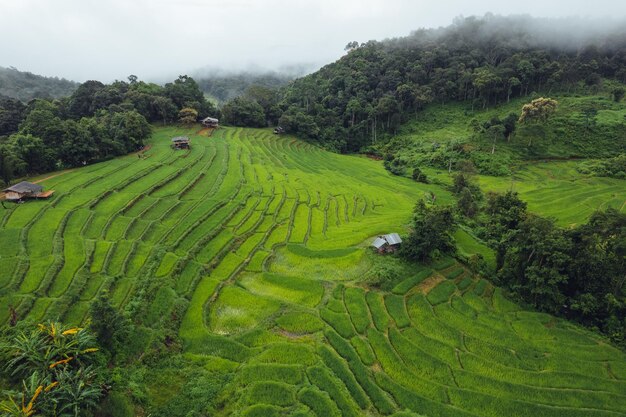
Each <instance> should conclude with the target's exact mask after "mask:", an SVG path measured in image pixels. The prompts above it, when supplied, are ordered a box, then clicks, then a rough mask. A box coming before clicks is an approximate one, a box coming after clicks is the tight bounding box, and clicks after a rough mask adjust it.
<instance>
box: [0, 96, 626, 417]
mask: <svg viewBox="0 0 626 417" xmlns="http://www.w3.org/2000/svg"><path fill="white" fill-rule="evenodd" d="M574 101H575V100H574ZM565 104H566V105H570V104H571V103H570V104H568V102H567V101H566V102H565ZM574 104H575V103H574ZM618 110H619V109H612V108H607V109H604V110H602V114H601V115H600V116H599V118H601V119H602V123H606V124H609V123H614V122H615V121H616V120H618V119H619V117H618V116H619V114H617V113H616V112H618V113H619V111H618ZM429 111H430V110H429ZM427 114H428V112H427ZM486 114H487V113H485V115H486ZM455 115H458V112H457V111H456V110H450V114H449V115H447V116H446V117H445V118H443V117H442V118H441V119H437V120H430V119H424V132H425V133H424V139H428V138H427V136H430V135H431V134H432V135H433V136H432V137H433V138H435V137H441V138H442V137H444V136H446V135H449V136H450V137H453V136H454V134H457V133H458V134H460V133H462V132H463V131H464V129H465V127H463V126H461V125H460V124H459V123H457V121H455V120H454V118H453V117H452V116H455ZM448 116H449V118H448ZM447 125H450V128H449V130H447V131H446V132H447V133H446V132H444V130H445V129H447V128H446V126H447ZM182 133H184V134H189V135H191V136H192V138H193V147H192V149H191V151H190V152H189V154H188V155H187V156H186V157H184V158H183V157H182V155H183V154H182V153H179V152H175V151H173V150H171V149H170V147H169V139H170V137H172V136H176V135H178V134H182ZM151 145H152V149H151V150H150V152H149V154H150V155H151V156H150V157H149V158H145V159H139V160H138V158H137V157H136V156H135V157H133V156H132V155H130V156H128V157H122V158H118V159H114V160H111V161H106V162H103V163H100V164H96V165H93V166H89V167H85V168H81V169H77V170H75V171H72V172H69V173H65V174H63V175H60V176H58V177H55V178H53V179H50V180H46V181H44V182H43V185H44V187H46V188H52V187H54V189H55V190H56V193H55V196H54V197H53V198H52V199H51V200H47V201H29V202H27V203H25V204H20V205H17V206H11V207H10V208H9V210H7V212H1V211H0V320H2V321H3V322H6V321H7V320H8V312H9V305H12V306H13V307H15V309H16V310H17V312H18V315H19V316H20V317H23V318H25V319H27V320H31V321H41V320H46V319H48V318H57V317H60V318H62V319H63V320H65V321H68V322H71V323H73V324H84V323H85V322H86V320H87V319H88V311H89V305H90V302H91V300H92V299H93V298H94V297H95V296H96V295H97V294H98V293H100V292H101V291H104V290H108V291H109V294H110V297H111V301H112V303H113V305H114V306H116V307H117V308H119V309H120V310H123V311H128V312H132V313H133V314H134V316H133V317H136V318H137V320H138V321H140V322H141V325H140V327H139V328H138V330H137V334H135V335H134V339H133V341H132V344H133V346H135V345H137V346H135V347H133V349H135V350H136V352H135V353H133V355H135V356H132V357H139V353H137V352H143V351H144V349H145V346H157V349H160V352H161V353H160V354H159V355H162V356H163V357H166V359H165V360H170V359H172V361H174V362H175V360H176V357H177V355H179V353H177V352H179V351H178V349H179V345H178V344H174V345H173V346H172V348H171V350H170V349H167V348H165V347H164V346H165V345H163V343H162V339H161V337H162V336H163V334H164V333H165V332H166V334H167V335H168V336H174V333H176V332H177V336H178V338H176V337H173V339H174V340H180V341H181V345H180V349H182V352H181V353H180V356H181V357H182V358H185V360H186V361H188V362H189V363H191V364H192V365H191V366H192V367H196V368H197V369H198V370H199V371H202V372H208V373H210V374H211V375H228V378H227V382H225V383H224V386H223V387H222V386H220V387H219V390H221V394H220V395H222V396H221V397H220V398H221V400H220V401H221V406H223V409H221V410H220V411H219V412H220V413H222V414H224V415H226V414H232V415H242V416H260V415H263V416H273V415H280V416H284V415H294V416H295V415H299V416H315V415H319V416H333V415H337V416H339V415H344V416H345V415H347V416H360V415H370V416H380V415H397V416H403V417H405V416H409V415H411V416H414V415H417V414H423V415H428V416H430V417H434V416H478V415H480V416H496V415H497V416H501V415H508V414H510V415H528V414H532V415H533V416H534V415H537V416H543V415H550V416H552V415H558V413H559V412H560V413H561V414H560V415H585V413H587V414H586V415H599V416H604V415H607V416H608V415H622V414H624V413H626V395H625V394H624V393H625V392H626V367H625V366H624V365H623V364H624V363H626V356H625V355H624V353H623V352H622V351H620V350H618V349H616V348H614V347H612V346H611V345H610V344H608V343H607V342H606V341H605V340H603V339H602V338H600V337H599V336H597V335H595V334H593V333H590V332H588V331H586V330H583V329H581V328H579V327H577V326H574V325H572V324H569V323H567V322H565V321H563V320H557V319H555V318H554V317H551V316H549V315H547V314H539V313H536V312H531V311H526V310H524V308H523V307H522V306H519V305H517V304H515V303H513V302H511V301H510V300H509V299H508V298H507V296H506V294H504V293H503V292H502V291H501V290H500V289H498V288H497V287H494V286H493V285H492V284H491V282H490V281H489V279H490V276H488V275H485V276H484V277H475V276H473V275H472V274H471V273H470V272H469V271H468V270H467V269H464V268H462V267H460V266H459V264H458V263H457V261H456V260H454V259H451V258H442V259H439V260H437V261H435V262H433V263H432V264H431V265H428V266H417V265H412V264H409V263H407V262H403V261H400V260H399V259H398V258H395V257H391V256H379V255H377V254H374V253H372V252H371V251H370V250H369V248H368V247H367V246H368V244H369V243H370V242H371V238H372V237H374V236H376V235H378V234H381V233H387V232H389V231H403V230H406V226H407V224H408V222H409V220H410V216H411V210H412V208H413V206H414V204H415V201H416V200H418V199H420V198H422V197H423V196H424V193H426V192H430V191H432V192H434V193H435V194H436V195H437V202H438V203H440V204H446V203H452V202H453V201H454V200H453V199H452V197H451V195H450V193H449V192H448V191H447V190H446V189H445V187H443V186H442V185H440V184H438V183H432V184H427V185H426V184H417V183H415V182H413V181H410V180H408V179H406V178H400V177H395V176H392V175H390V174H389V173H387V172H386V171H385V170H384V169H383V167H382V164H381V163H380V162H376V161H372V160H370V159H367V158H364V157H360V156H346V155H337V154H332V153H328V152H325V151H323V150H321V149H319V148H317V147H315V146H313V145H311V144H309V143H306V142H303V141H300V140H297V139H295V138H292V137H288V136H280V137H278V136H275V135H273V134H272V133H271V131H269V130H252V129H231V128H223V129H220V130H218V131H216V132H215V133H214V135H213V136H212V137H211V138H207V137H200V136H195V135H194V133H193V131H192V130H189V131H185V130H181V129H179V128H173V127H170V128H156V129H155V134H154V137H153V139H152V140H151ZM513 150H514V149H513ZM499 151H500V149H498V152H499ZM514 168H515V170H516V171H515V177H514V178H512V177H509V178H503V177H498V178H496V177H487V176H480V177H479V178H478V180H479V182H480V184H481V186H482V187H483V188H484V189H485V190H490V189H492V190H500V191H502V190H506V189H509V188H510V187H511V186H512V185H513V186H514V188H515V189H517V190H519V191H520V193H521V195H522V198H527V199H528V201H529V208H530V209H531V211H535V212H539V213H542V214H545V215H556V216H557V218H558V219H559V222H560V223H562V224H571V223H575V222H579V221H581V219H584V218H585V217H586V216H587V215H588V213H590V212H591V210H593V209H594V208H596V207H605V206H619V207H621V205H622V204H623V201H624V191H623V189H624V187H623V184H624V182H623V181H621V182H620V180H608V179H603V178H594V177H587V176H584V175H581V174H580V173H578V172H577V171H576V169H575V168H576V162H574V161H569V162H558V163H552V162H551V163H532V164H531V163H529V164H521V165H519V166H515V167H514ZM428 174H429V176H431V177H432V178H433V179H437V180H440V181H441V183H443V184H447V183H449V182H450V177H449V175H448V173H447V172H440V173H437V170H432V171H431V170H429V171H428ZM455 239H456V241H457V246H458V248H459V253H460V254H461V255H463V256H465V257H470V256H472V255H474V254H481V255H482V256H483V258H484V259H485V260H486V261H487V263H490V262H492V259H493V253H492V252H491V251H490V250H489V249H488V248H487V247H486V246H485V245H484V244H483V243H482V242H480V241H478V240H476V239H475V238H474V237H473V236H472V235H471V234H470V233H469V232H468V231H467V230H465V229H459V231H458V232H457V233H456V235H455ZM378 267H381V268H384V269H386V270H390V271H393V274H394V275H395V277H394V279H393V280H392V282H393V284H390V285H389V287H385V288H383V289H378V288H373V287H371V285H372V284H371V282H372V281H371V280H370V278H371V272H372V271H375V270H377V269H378ZM434 271H437V272H434ZM439 274H440V275H444V276H445V277H447V278H449V279H446V280H443V281H442V282H440V283H439V284H438V285H437V286H436V287H434V288H432V289H430V290H429V291H427V286H425V285H420V284H422V283H424V281H425V280H426V279H428V278H429V277H432V276H433V275H434V276H435V277H437V279H441V278H442V277H441V276H440V275H439ZM423 291H427V292H428V293H427V294H424V293H423ZM129 349H130V348H129ZM170 356H171V358H170ZM147 359H149V361H150V362H149V363H150V366H154V369H153V370H151V371H150V372H154V373H157V372H159V371H161V369H160V368H159V363H160V362H159V361H160V359H159V361H154V362H153V358H152V356H151V357H150V358H147ZM144 366H146V365H143V364H138V363H134V362H131V363H129V365H128V369H129V373H132V372H137V373H141V372H143V370H142V369H145V368H143V367H144ZM164 372H165V373H164V375H165V376H164V377H163V378H168V383H169V384H171V385H172V386H171V387H168V388H167V390H170V388H171V391H172V393H175V392H179V391H180V390H181V389H182V388H183V386H184V384H185V376H184V375H182V374H181V373H180V372H179V373H178V374H176V375H174V376H175V377H174V376H172V378H169V377H168V375H169V373H168V372H169V371H167V372H166V371H165V370H164ZM181 372H182V371H181ZM155 387H156V383H151V384H150V389H148V390H147V392H146V394H145V396H146V397H144V399H145V401H144V402H143V403H142V404H143V407H145V408H144V410H143V411H144V412H145V413H146V415H147V414H153V415H162V414H163V412H162V410H161V409H160V407H163V406H164V404H165V403H166V402H167V401H168V398H169V397H171V395H169V394H168V393H167V392H165V391H166V390H163V389H161V390H159V389H156V388H155ZM153 388H154V389H153ZM229 393H236V395H229ZM159 394H163V395H164V396H163V397H160V398H157V397H158V396H159ZM165 394H168V395H169V397H168V395H165ZM170 394H171V393H170ZM394 413H396V414H394ZM411 413H413V414H411Z"/></svg>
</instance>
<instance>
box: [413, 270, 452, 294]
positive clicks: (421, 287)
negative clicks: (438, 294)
mask: <svg viewBox="0 0 626 417" xmlns="http://www.w3.org/2000/svg"><path fill="white" fill-rule="evenodd" d="M442 281H445V278H444V277H443V276H441V275H439V274H435V275H432V276H430V277H428V278H426V279H425V280H424V281H422V282H420V283H419V284H417V286H416V287H415V288H414V290H413V291H412V292H417V293H422V294H428V293H429V292H430V291H431V290H432V289H433V288H435V287H436V286H437V285H438V284H439V283H440V282H442Z"/></svg>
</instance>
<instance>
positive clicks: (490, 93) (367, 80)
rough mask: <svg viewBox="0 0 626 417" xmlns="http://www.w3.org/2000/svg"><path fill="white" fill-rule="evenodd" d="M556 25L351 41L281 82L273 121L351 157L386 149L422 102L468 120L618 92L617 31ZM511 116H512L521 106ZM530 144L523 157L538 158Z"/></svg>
mask: <svg viewBox="0 0 626 417" xmlns="http://www.w3.org/2000/svg"><path fill="white" fill-rule="evenodd" d="M570 23H571V22H570ZM563 26H564V22H562V21H561V22H559V21H556V20H553V21H551V20H541V19H532V18H530V17H527V16H521V17H520V16H509V17H503V16H493V15H486V16H484V17H482V18H476V17H469V18H464V19H458V20H457V21H455V22H454V23H453V24H452V25H450V26H448V27H445V28H440V29H428V30H426V29H424V30H418V31H415V32H414V33H412V34H411V35H409V36H406V37H401V38H395V39H388V40H384V41H369V42H366V43H361V44H359V43H358V42H351V43H350V44H349V45H348V48H349V50H348V53H347V54H346V55H344V56H343V57H342V58H341V59H339V60H337V61H336V62H333V63H330V64H328V65H326V66H324V67H323V68H321V69H320V70H319V71H317V72H315V73H313V74H310V75H308V76H306V77H302V78H299V79H297V80H295V81H294V82H293V83H292V84H290V85H289V87H288V88H287V89H286V91H285V92H284V98H283V102H282V106H283V108H284V112H283V115H282V117H281V119H280V124H281V126H283V127H284V128H285V129H287V131H289V132H293V133H298V134H299V135H301V136H302V137H308V138H310V139H311V140H313V141H316V142H318V143H320V144H322V145H323V146H325V147H327V148H329V149H333V150H337V151H342V152H354V151H360V150H364V148H366V147H367V146H370V145H372V144H374V145H376V144H383V143H386V142H387V141H388V140H389V139H390V138H392V137H394V136H395V135H396V133H398V132H399V131H400V130H401V129H402V125H403V124H404V123H406V122H407V121H409V120H411V119H412V118H414V117H417V118H418V119H420V112H422V111H423V110H424V109H425V108H428V107H429V105H430V106H432V107H436V106H443V107H445V106H447V105H452V106H453V108H456V106H458V105H459V103H462V104H463V110H464V111H465V112H466V114H465V115H466V116H470V118H471V116H472V113H474V112H475V111H476V110H481V109H482V110H485V109H491V108H493V107H494V106H498V105H503V104H507V105H510V103H511V101H512V100H513V102H516V103H517V104H518V105H519V104H521V103H520V102H522V101H524V102H528V101H530V100H531V99H533V98H536V97H540V96H546V97H550V96H551V95H553V94H559V95H561V96H562V95H564V94H567V95H573V96H576V95H581V96H586V95H591V96H593V95H597V94H598V93H600V92H603V95H604V96H609V95H610V94H611V92H612V91H613V90H614V89H620V88H621V91H623V86H620V83H624V82H626V62H625V61H624V56H626V54H624V51H626V36H624V32H623V28H622V29H619V30H615V31H611V29H609V28H608V27H607V30H606V31H602V33H598V34H596V36H589V35H588V34H586V33H585V32H584V31H581V32H580V33H579V32H576V34H573V33H569V32H566V28H565V27H563ZM569 29H571V28H569ZM564 33H568V35H566V36H563V34H564ZM557 34H560V36H558V35H557ZM603 88H604V89H608V90H609V91H604V90H603ZM620 94H621V93H618V96H620V97H621V96H623V94H621V95H620ZM516 99H518V100H517V101H515V100H516ZM505 107H506V106H505ZM514 110H515V111H514V112H515V113H516V114H518V115H519V111H520V110H521V106H519V108H515V109H514ZM597 110H602V109H597ZM575 113H576V112H575ZM499 116H501V117H506V116H507V114H506V113H504V114H501V115H499ZM565 116H566V117H568V116H569V115H565ZM572 116H576V117H578V115H577V114H572ZM577 123H579V121H577ZM559 128H561V126H559ZM461 129H462V131H466V130H467V126H463V127H462V128H461ZM567 133H569V132H568V131H565V132H562V134H561V136H565V135H564V134H567ZM533 134H534V135H535V136H536V135H539V136H541V134H540V133H539V132H537V131H535V132H534V133H533ZM458 139H464V138H462V137H461V138H458ZM530 147H531V148H532V149H530V152H529V153H530V154H531V155H532V153H534V152H538V153H541V152H542V150H541V149H538V150H535V149H534V147H532V146H530ZM567 152H569V151H567ZM567 152H566V153H567Z"/></svg>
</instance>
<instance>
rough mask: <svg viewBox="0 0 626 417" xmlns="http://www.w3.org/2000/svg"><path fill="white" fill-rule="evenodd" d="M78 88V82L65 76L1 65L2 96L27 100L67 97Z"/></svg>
mask: <svg viewBox="0 0 626 417" xmlns="http://www.w3.org/2000/svg"><path fill="white" fill-rule="evenodd" d="M77 88H78V83H75V82H73V81H68V80H66V79H64V78H57V77H43V76H41V75H36V74H33V73H30V72H25V71H19V70H17V69H15V68H13V67H9V68H3V67H0V97H1V96H5V97H10V98H15V99H18V100H21V101H23V102H27V101H30V100H32V99H34V98H61V97H67V96H69V95H71V94H72V93H73V92H74V90H76V89H77Z"/></svg>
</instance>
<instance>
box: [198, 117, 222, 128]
mask: <svg viewBox="0 0 626 417" xmlns="http://www.w3.org/2000/svg"><path fill="white" fill-rule="evenodd" d="M201 123H202V126H204V127H218V126H219V124H220V121H219V119H216V118H215V117H205V118H204V119H202V121H201Z"/></svg>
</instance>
